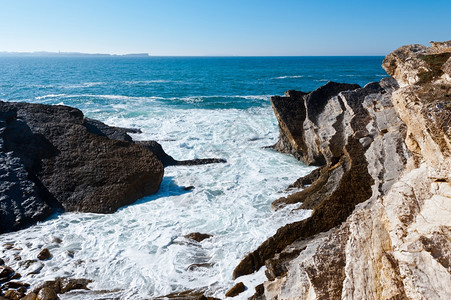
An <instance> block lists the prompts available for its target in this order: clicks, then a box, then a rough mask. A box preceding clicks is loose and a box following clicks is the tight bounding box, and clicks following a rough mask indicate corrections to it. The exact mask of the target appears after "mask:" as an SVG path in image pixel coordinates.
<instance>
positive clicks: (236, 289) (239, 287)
mask: <svg viewBox="0 0 451 300" xmlns="http://www.w3.org/2000/svg"><path fill="white" fill-rule="evenodd" d="M245 290H246V287H245V286H244V283H242V282H238V283H237V284H235V285H234V286H233V287H232V288H231V289H230V290H228V291H227V293H226V294H225V296H226V297H235V296H238V295H239V294H241V293H242V292H244V291H245Z"/></svg>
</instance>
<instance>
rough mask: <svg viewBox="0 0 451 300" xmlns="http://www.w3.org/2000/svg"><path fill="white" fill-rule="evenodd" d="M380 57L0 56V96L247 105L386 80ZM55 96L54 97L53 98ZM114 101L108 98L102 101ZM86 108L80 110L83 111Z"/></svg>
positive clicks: (79, 102)
mask: <svg viewBox="0 0 451 300" xmlns="http://www.w3.org/2000/svg"><path fill="white" fill-rule="evenodd" d="M382 59H383V57H149V58H125V57H103V58H99V57H82V58H70V57H0V99H1V100H7V101H32V102H43V103H60V102H63V103H64V104H67V105H72V106H76V107H79V108H81V109H82V110H83V109H85V110H86V108H89V107H90V108H92V106H93V105H94V106H96V105H100V106H101V105H105V104H106V105H108V103H109V102H111V101H112V102H117V101H118V100H120V99H119V96H123V97H124V98H123V99H122V100H124V99H125V100H128V101H132V100H133V98H131V99H126V98H125V97H147V98H148V99H151V100H155V101H157V102H158V103H159V104H161V105H168V106H174V105H175V106H177V107H178V108H206V109H217V108H249V107H254V106H263V105H268V102H267V101H262V97H266V98H268V96H270V95H280V94H283V93H284V91H286V90H288V89H297V90H302V91H310V90H313V89H315V88H317V87H319V86H321V85H323V84H324V83H326V82H327V81H329V80H331V81H337V82H346V83H358V84H360V85H364V84H366V83H368V82H372V81H378V80H380V79H381V77H384V76H386V73H385V71H384V70H383V69H382V68H381V63H382ZM56 95H58V96H56ZM108 96H116V97H108ZM89 110H90V109H88V111H89Z"/></svg>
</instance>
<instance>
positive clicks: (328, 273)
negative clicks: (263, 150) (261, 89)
mask: <svg viewBox="0 0 451 300" xmlns="http://www.w3.org/2000/svg"><path fill="white" fill-rule="evenodd" d="M450 57H451V42H443V43H432V47H425V46H421V45H410V46H404V47H401V48H399V49H398V50H396V51H394V52H393V53H391V54H390V55H388V56H387V57H386V58H385V60H384V62H383V67H384V69H385V70H386V71H387V73H388V74H389V75H391V76H392V77H393V79H384V80H382V81H381V82H379V83H373V84H369V85H367V86H366V87H364V88H357V89H355V88H351V89H350V90H348V91H338V92H337V93H336V94H334V95H327V96H325V98H324V99H322V102H323V103H325V104H324V105H322V109H321V110H317V111H315V112H313V111H312V112H309V111H308V109H307V107H308V105H309V103H308V101H306V100H307V99H308V95H309V94H307V93H301V92H293V91H291V92H290V93H289V94H287V97H286V98H285V100H284V101H297V104H296V105H294V104H293V103H291V104H289V105H291V106H293V107H297V108H298V111H299V112H300V115H299V116H296V115H294V116H289V118H287V117H286V118H285V119H284V118H283V116H281V114H282V113H283V112H281V110H279V109H278V106H280V104H278V103H277V104H276V105H273V108H274V109H275V112H276V116H277V118H278V120H279V124H280V131H281V140H280V141H279V143H278V145H276V149H278V150H284V149H285V152H291V153H293V152H295V153H293V154H295V155H296V157H298V158H299V159H301V160H303V161H304V162H306V163H315V164H316V163H318V162H319V164H320V165H322V169H321V171H318V172H316V174H315V175H314V176H311V177H312V178H313V180H312V178H309V179H308V182H311V183H312V184H311V185H308V186H307V187H306V188H305V189H304V190H302V191H300V192H297V193H295V194H293V195H290V196H288V197H286V198H282V199H279V200H277V201H276V203H275V205H274V206H275V207H276V208H277V207H280V206H283V205H284V204H285V203H296V202H302V203H303V204H302V206H301V207H304V208H312V209H313V213H312V217H311V218H309V219H307V220H305V221H302V222H298V223H293V224H289V225H287V226H286V227H284V228H281V229H279V231H278V232H277V233H276V235H275V236H273V237H272V238H270V239H269V240H267V241H266V242H265V243H264V244H263V245H262V246H260V247H259V248H258V249H257V250H255V251H254V252H252V253H250V254H249V255H248V256H247V257H246V258H245V259H244V260H243V261H242V263H241V264H240V265H239V266H237V268H236V270H235V274H234V275H235V276H236V277H238V276H240V275H243V274H246V273H249V272H252V270H253V269H254V270H255V269H258V268H260V267H261V266H263V265H266V267H267V276H268V281H267V282H265V283H264V290H263V291H262V289H260V292H259V293H257V294H256V295H255V296H254V298H255V299H340V298H343V299H451V290H450V289H449V286H451V267H450V264H451V217H450V216H451V184H450V177H451V157H450V156H451V151H450V150H451V143H450V136H451V135H450V127H449V126H450V124H451V80H450V78H451V73H450V70H451V67H450V66H451V59H450ZM310 94H311V93H310ZM275 100H276V102H277V101H282V100H283V99H281V98H277V99H275ZM273 102H274V101H273ZM285 120H294V121H295V123H294V124H293V123H292V124H287V122H286V121H285ZM283 122H285V123H283ZM312 158H320V159H312ZM352 174H354V175H355V174H358V176H357V178H356V176H353V175H352ZM358 178H360V180H358ZM315 179H316V180H315ZM304 181H305V180H302V179H300V180H298V183H302V182H304ZM332 212H334V213H332Z"/></svg>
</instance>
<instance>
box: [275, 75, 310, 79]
mask: <svg viewBox="0 0 451 300" xmlns="http://www.w3.org/2000/svg"><path fill="white" fill-rule="evenodd" d="M303 77H305V76H304V75H293V76H280V77H276V78H275V79H295V78H303Z"/></svg>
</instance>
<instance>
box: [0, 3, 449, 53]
mask: <svg viewBox="0 0 451 300" xmlns="http://www.w3.org/2000/svg"><path fill="white" fill-rule="evenodd" d="M444 40H451V1H450V0H446V1H444V0H443V1H442V0H426V1H423V0H418V1H417V0H410V1H404V0H400V1H398V0H390V1H386V0H377V1H364V0H361V1H355V0H335V1H329V0H327V1H325V0H324V1H321V0H310V1H304V0H123V1H119V0H117V1H116V0H107V1H106V0H89V1H85V0H74V1H65V0H0V51H10V52H33V51H51V52H58V51H61V52H84V53H109V54H125V53H149V54H150V55H155V56H166V55H167V56H204V55H212V56H298V55H386V54H388V53H390V52H391V51H393V50H395V49H397V48H398V47H400V46H402V45H407V44H414V43H417V44H425V45H426V44H428V43H429V41H444Z"/></svg>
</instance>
